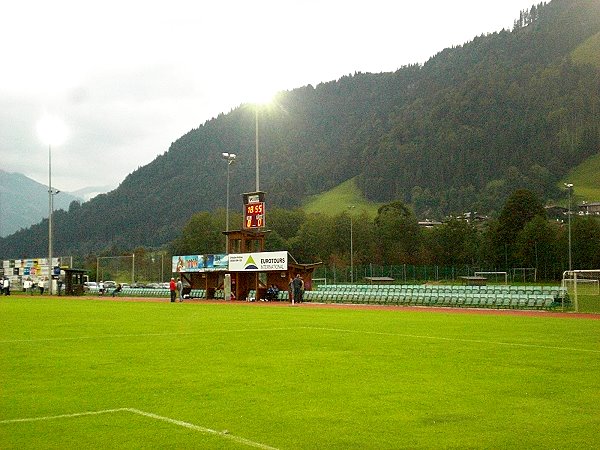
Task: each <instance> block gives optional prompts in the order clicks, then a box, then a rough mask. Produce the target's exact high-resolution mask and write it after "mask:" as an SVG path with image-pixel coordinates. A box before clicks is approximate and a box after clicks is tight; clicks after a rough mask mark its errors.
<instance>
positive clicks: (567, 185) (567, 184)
mask: <svg viewBox="0 0 600 450" xmlns="http://www.w3.org/2000/svg"><path fill="white" fill-rule="evenodd" d="M565 187H566V188H567V190H568V192H569V216H568V223H569V225H568V227H569V231H568V233H569V271H571V270H573V259H572V255H571V195H572V192H573V183H565Z"/></svg>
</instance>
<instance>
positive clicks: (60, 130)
mask: <svg viewBox="0 0 600 450" xmlns="http://www.w3.org/2000/svg"><path fill="white" fill-rule="evenodd" d="M38 133H39V135H40V137H41V138H42V139H43V142H44V143H46V144H48V278H49V284H50V285H49V289H48V293H49V294H50V295H52V293H53V292H52V291H53V289H52V287H53V286H52V257H53V255H52V250H53V249H52V231H53V230H52V214H53V209H54V201H53V196H54V195H56V194H58V192H59V191H58V190H57V189H52V144H60V143H61V142H62V141H63V140H64V138H65V137H66V134H67V130H66V128H65V125H64V123H63V122H62V121H61V120H59V119H56V118H53V117H48V116H47V117H44V118H43V119H42V120H41V121H40V122H39V123H38Z"/></svg>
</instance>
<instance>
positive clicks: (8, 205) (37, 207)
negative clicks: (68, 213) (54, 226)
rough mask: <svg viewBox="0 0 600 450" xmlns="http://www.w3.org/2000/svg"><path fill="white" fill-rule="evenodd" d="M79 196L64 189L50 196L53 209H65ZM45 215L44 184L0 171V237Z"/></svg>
mask: <svg viewBox="0 0 600 450" xmlns="http://www.w3.org/2000/svg"><path fill="white" fill-rule="evenodd" d="M81 200H82V198H81V197H79V196H76V195H72V194H69V193H68V192H62V191H61V192H59V193H58V194H57V195H55V196H54V210H55V211H56V210H59V209H68V208H69V205H70V204H71V202H79V201H81ZM47 217H48V186H47V185H43V184H40V183H38V182H37V181H34V180H32V179H31V178H27V177H26V176H25V175H22V174H20V173H9V172H5V171H4V170H0V237H4V236H8V235H10V234H12V233H14V232H15V231H18V230H20V229H25V228H27V227H30V226H31V225H33V224H36V223H38V222H39V221H40V220H42V219H43V218H47Z"/></svg>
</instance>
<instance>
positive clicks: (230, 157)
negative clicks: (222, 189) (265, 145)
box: [221, 152, 237, 254]
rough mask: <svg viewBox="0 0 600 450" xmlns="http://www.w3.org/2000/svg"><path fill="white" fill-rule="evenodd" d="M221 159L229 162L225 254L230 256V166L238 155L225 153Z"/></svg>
mask: <svg viewBox="0 0 600 450" xmlns="http://www.w3.org/2000/svg"><path fill="white" fill-rule="evenodd" d="M221 157H222V158H223V159H224V160H225V161H227V198H226V201H225V205H226V206H225V253H226V254H229V166H231V165H232V164H233V163H234V162H235V159H236V158H237V155H236V154H235V153H228V152H223V153H221Z"/></svg>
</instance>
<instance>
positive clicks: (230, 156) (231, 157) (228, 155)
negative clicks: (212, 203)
mask: <svg viewBox="0 0 600 450" xmlns="http://www.w3.org/2000/svg"><path fill="white" fill-rule="evenodd" d="M257 130H258V128H257ZM257 142H258V141H257ZM257 145H258V144H257ZM257 149H258V147H257ZM221 156H222V157H223V159H224V160H225V161H227V200H226V202H225V203H226V206H225V253H226V254H229V166H231V165H232V164H233V163H234V162H235V158H236V155H235V153H227V152H223V153H222V154H221ZM256 162H257V166H256V167H257V172H256V175H257V177H258V150H257V159H256ZM256 180H257V181H256V183H257V185H258V178H257V179H256ZM257 190H258V186H257Z"/></svg>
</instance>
